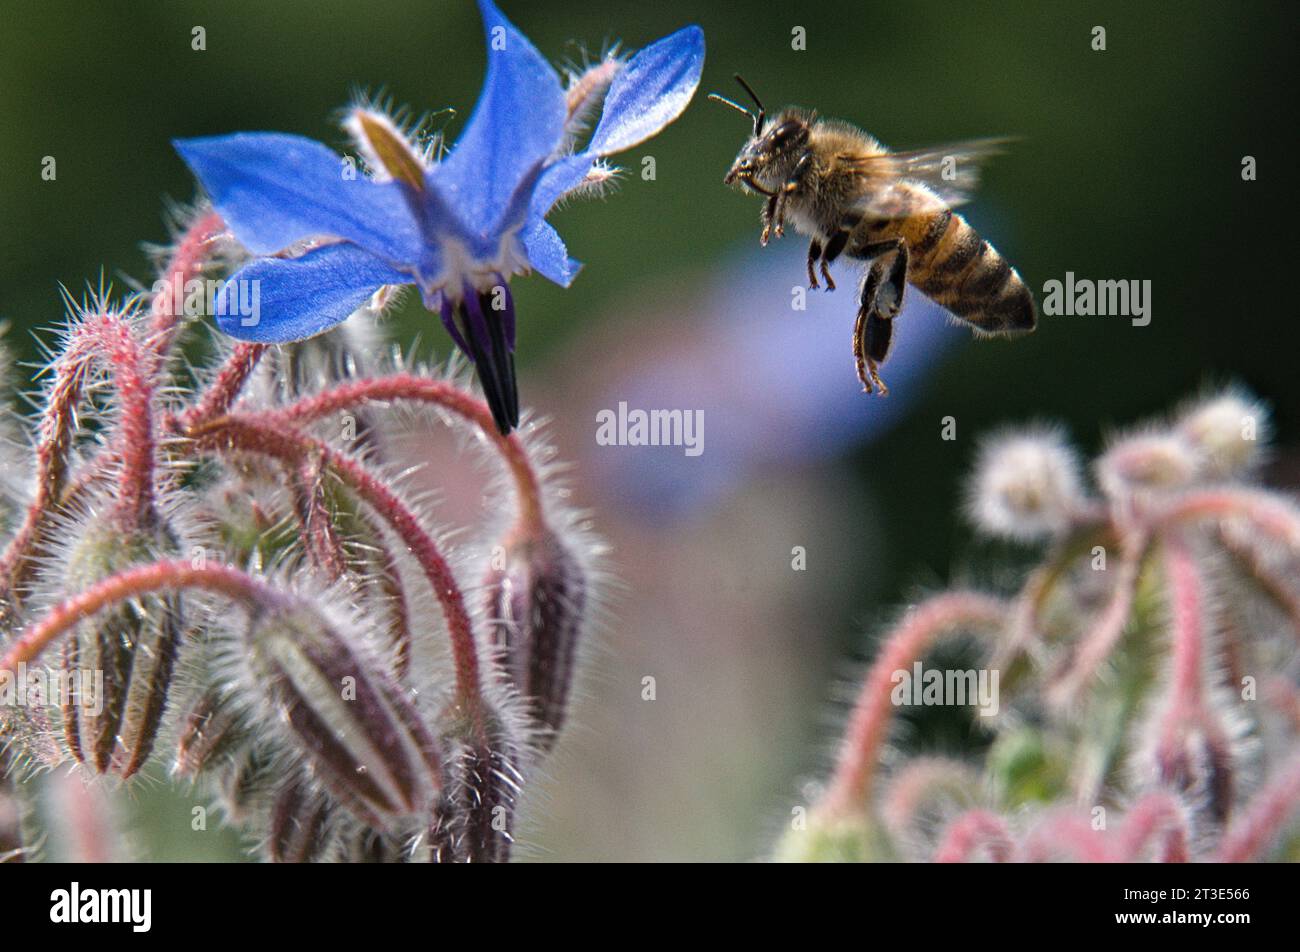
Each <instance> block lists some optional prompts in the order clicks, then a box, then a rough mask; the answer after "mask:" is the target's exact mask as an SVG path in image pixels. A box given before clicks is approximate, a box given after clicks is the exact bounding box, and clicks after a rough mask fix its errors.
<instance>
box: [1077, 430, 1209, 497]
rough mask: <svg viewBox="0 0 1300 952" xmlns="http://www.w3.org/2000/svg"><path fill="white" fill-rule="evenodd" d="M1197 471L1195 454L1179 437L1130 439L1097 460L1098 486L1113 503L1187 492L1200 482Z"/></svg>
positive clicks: (1153, 435) (1148, 435)
mask: <svg viewBox="0 0 1300 952" xmlns="http://www.w3.org/2000/svg"><path fill="white" fill-rule="evenodd" d="M1196 471H1197V460H1196V454H1195V452H1194V451H1193V450H1192V447H1191V446H1190V445H1189V444H1188V442H1187V441H1186V440H1185V439H1183V437H1182V436H1180V435H1178V434H1176V433H1162V432H1152V433H1143V434H1139V435H1136V436H1130V437H1128V438H1126V439H1123V440H1120V441H1118V442H1116V443H1115V444H1113V445H1112V446H1111V447H1110V449H1108V450H1107V451H1106V452H1105V454H1103V455H1102V456H1101V458H1100V459H1098V460H1097V482H1098V484H1099V485H1100V486H1101V489H1102V491H1103V492H1104V493H1105V494H1106V495H1107V497H1109V498H1110V499H1112V500H1116V499H1129V498H1132V497H1134V496H1152V495H1157V496H1158V495H1162V494H1166V493H1170V492H1175V491H1177V490H1180V489H1184V488H1186V487H1187V486H1188V485H1190V484H1191V483H1192V481H1193V480H1194V479H1195V478H1196Z"/></svg>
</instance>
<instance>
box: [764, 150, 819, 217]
mask: <svg viewBox="0 0 1300 952" xmlns="http://www.w3.org/2000/svg"><path fill="white" fill-rule="evenodd" d="M812 158H813V157H812V153H811V152H805V153H804V154H803V156H802V157H801V158H800V159H799V161H798V162H797V163H795V167H794V171H793V172H791V173H790V177H789V178H788V179H786V180H785V184H784V185H782V186H781V187H780V188H779V189H777V191H776V194H775V195H773V196H772V198H771V200H770V201H769V202H768V224H769V228H770V232H771V235H772V236H773V237H775V238H780V237H782V236H783V235H785V202H786V199H787V198H788V197H789V196H791V195H793V194H794V193H795V192H797V191H799V187H800V186H801V185H803V180H804V176H806V175H807V174H808V172H809V171H810V170H811V169H812Z"/></svg>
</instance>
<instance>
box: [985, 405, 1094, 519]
mask: <svg viewBox="0 0 1300 952" xmlns="http://www.w3.org/2000/svg"><path fill="white" fill-rule="evenodd" d="M1082 502H1083V490H1082V488H1081V482H1080V479H1079V466H1078V462H1077V460H1076V459H1075V455H1074V451H1073V450H1071V449H1070V447H1069V446H1067V445H1066V443H1065V441H1064V439H1063V438H1062V436H1061V434H1060V433H1058V432H1056V431H1054V430H1031V431H1028V432H1023V433H1015V434H1013V435H1009V436H1002V437H999V438H997V439H994V440H991V441H990V442H988V443H985V444H984V445H983V446H982V447H981V448H980V452H979V459H978V461H977V462H976V466H975V474H974V476H973V478H972V480H971V484H970V490H969V504H968V507H969V511H970V513H971V517H972V519H973V521H974V522H975V524H976V525H977V526H978V527H979V528H981V529H983V530H984V531H985V532H988V533H990V534H992V535H997V536H1004V537H1008V538H1012V539H1022V540H1026V541H1028V540H1033V539H1039V538H1043V537H1044V536H1051V535H1058V534H1060V533H1061V532H1063V531H1064V530H1065V529H1067V528H1068V527H1069V524H1070V520H1071V518H1072V517H1073V516H1074V515H1075V514H1077V512H1078V511H1079V509H1080V507H1081V505H1082Z"/></svg>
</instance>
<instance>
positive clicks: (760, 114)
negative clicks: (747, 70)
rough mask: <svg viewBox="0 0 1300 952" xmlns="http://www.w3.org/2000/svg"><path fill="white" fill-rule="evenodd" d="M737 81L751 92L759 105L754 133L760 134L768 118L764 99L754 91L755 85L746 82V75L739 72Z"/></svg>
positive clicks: (755, 117) (755, 102)
mask: <svg viewBox="0 0 1300 952" xmlns="http://www.w3.org/2000/svg"><path fill="white" fill-rule="evenodd" d="M736 82H738V83H740V86H741V88H742V89H744V90H745V92H747V93H749V98H750V99H752V100H754V105H755V106H757V107H758V114H757V115H755V116H754V135H758V133H759V131H760V130H762V128H763V120H764V119H766V118H767V110H766V109H764V108H763V101H762V100H761V99H759V98H758V93H756V92H754V87H753V86H751V85H749V83H747V82H745V80H744V77H742V76H741V75H740V74H739V73H736Z"/></svg>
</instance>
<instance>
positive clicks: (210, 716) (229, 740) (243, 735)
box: [173, 687, 251, 778]
mask: <svg viewBox="0 0 1300 952" xmlns="http://www.w3.org/2000/svg"><path fill="white" fill-rule="evenodd" d="M250 736H251V735H250V729H249V726H248V725H247V724H246V723H245V722H244V718H243V717H242V716H241V714H240V713H239V712H238V711H237V710H236V706H235V705H234V704H233V703H232V700H231V698H230V696H229V695H228V694H227V693H226V692H225V691H223V690H220V689H218V688H215V687H214V688H211V689H209V690H206V691H204V692H202V693H201V694H199V695H198V696H197V697H196V698H194V699H193V700H192V701H191V702H190V704H189V706H188V707H187V708H186V709H185V712H184V714H182V715H181V718H180V731H179V734H178V735H177V738H176V764H175V767H174V768H173V769H174V772H175V773H176V774H177V775H178V776H181V777H190V778H193V777H197V776H198V775H199V774H200V773H201V772H202V771H204V770H208V769H211V768H212V767H213V766H214V765H215V764H217V763H219V762H220V761H222V760H224V759H227V758H229V757H232V756H233V755H234V754H235V752H236V751H237V750H238V749H239V747H241V746H242V745H243V744H245V743H247V742H248V741H249V740H250Z"/></svg>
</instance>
